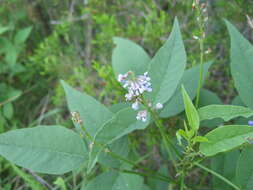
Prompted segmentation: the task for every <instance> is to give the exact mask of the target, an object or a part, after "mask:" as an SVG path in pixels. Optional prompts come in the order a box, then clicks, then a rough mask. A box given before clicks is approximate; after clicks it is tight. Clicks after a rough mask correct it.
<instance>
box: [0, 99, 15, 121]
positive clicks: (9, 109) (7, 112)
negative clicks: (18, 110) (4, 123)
mask: <svg viewBox="0 0 253 190" xmlns="http://www.w3.org/2000/svg"><path fill="white" fill-rule="evenodd" d="M13 112H14V111H13V105H12V103H8V104H5V105H4V106H3V115H4V116H5V117H6V118H7V119H11V118H12V116H13Z"/></svg>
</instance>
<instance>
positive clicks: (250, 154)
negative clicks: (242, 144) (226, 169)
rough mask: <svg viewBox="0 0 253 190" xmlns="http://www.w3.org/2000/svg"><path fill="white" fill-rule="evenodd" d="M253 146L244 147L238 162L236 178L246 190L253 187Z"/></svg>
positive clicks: (250, 189)
mask: <svg viewBox="0 0 253 190" xmlns="http://www.w3.org/2000/svg"><path fill="white" fill-rule="evenodd" d="M252 158H253V146H252V145H250V146H248V147H247V148H245V149H243V151H242V153H241V155H240V157H239V160H238V162H237V169H236V180H237V182H238V183H239V184H240V186H241V188H242V189H244V190H252V189H253V164H252Z"/></svg>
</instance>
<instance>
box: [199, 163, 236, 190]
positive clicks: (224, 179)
mask: <svg viewBox="0 0 253 190" xmlns="http://www.w3.org/2000/svg"><path fill="white" fill-rule="evenodd" d="M194 165H195V166H198V167H199V168H201V169H203V170H205V171H207V172H209V173H211V174H213V175H214V176H215V177H217V178H219V179H221V180H222V181H224V182H225V183H227V184H228V185H230V186H231V187H233V188H234V189H236V190H241V189H240V188H239V187H238V186H236V185H235V184H233V183H232V182H231V181H229V180H228V179H226V178H225V177H223V176H222V175H220V174H218V173H217V172H215V171H213V170H211V169H209V168H207V167H205V166H203V165H201V164H199V163H194Z"/></svg>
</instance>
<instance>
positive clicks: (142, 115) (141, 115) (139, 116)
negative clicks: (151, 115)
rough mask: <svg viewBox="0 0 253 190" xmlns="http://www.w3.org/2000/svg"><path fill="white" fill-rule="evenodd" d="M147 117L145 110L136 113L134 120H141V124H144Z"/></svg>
mask: <svg viewBox="0 0 253 190" xmlns="http://www.w3.org/2000/svg"><path fill="white" fill-rule="evenodd" d="M147 115H148V112H147V110H142V111H139V112H138V113H137V116H136V119H137V120H141V121H142V122H146V121H147Z"/></svg>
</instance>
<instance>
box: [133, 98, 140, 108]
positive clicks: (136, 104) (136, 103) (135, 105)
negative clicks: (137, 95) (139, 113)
mask: <svg viewBox="0 0 253 190" xmlns="http://www.w3.org/2000/svg"><path fill="white" fill-rule="evenodd" d="M139 107H140V106H139V102H138V101H137V100H136V101H135V102H134V103H133V104H132V108H133V109H134V110H138V109H139Z"/></svg>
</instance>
